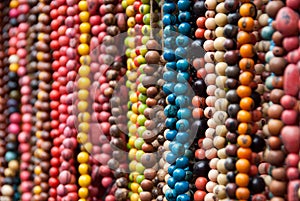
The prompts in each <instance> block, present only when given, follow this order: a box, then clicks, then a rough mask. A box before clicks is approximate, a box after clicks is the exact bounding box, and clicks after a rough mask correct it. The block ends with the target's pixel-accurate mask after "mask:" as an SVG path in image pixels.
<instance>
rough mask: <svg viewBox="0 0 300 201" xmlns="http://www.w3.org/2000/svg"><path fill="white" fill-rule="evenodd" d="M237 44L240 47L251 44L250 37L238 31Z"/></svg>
mask: <svg viewBox="0 0 300 201" xmlns="http://www.w3.org/2000/svg"><path fill="white" fill-rule="evenodd" d="M237 42H238V43H239V44H241V45H243V44H248V43H250V42H251V35H250V34H249V33H247V32H246V31H239V33H238V34H237Z"/></svg>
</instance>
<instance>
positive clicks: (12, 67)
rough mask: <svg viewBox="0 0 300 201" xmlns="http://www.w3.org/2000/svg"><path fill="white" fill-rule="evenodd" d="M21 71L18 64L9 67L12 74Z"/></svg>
mask: <svg viewBox="0 0 300 201" xmlns="http://www.w3.org/2000/svg"><path fill="white" fill-rule="evenodd" d="M18 69H19V64H17V63H12V64H10V65H9V70H10V71H12V72H15V73H16V72H17V71H18Z"/></svg>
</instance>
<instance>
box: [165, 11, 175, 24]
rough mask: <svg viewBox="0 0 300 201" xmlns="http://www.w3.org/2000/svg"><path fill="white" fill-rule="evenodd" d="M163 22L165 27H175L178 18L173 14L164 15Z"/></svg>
mask: <svg viewBox="0 0 300 201" xmlns="http://www.w3.org/2000/svg"><path fill="white" fill-rule="evenodd" d="M162 22H163V24H164V25H175V24H176V16H175V15H172V14H168V13H167V14H164V16H163V19H162Z"/></svg>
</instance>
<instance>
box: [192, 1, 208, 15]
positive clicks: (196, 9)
mask: <svg viewBox="0 0 300 201" xmlns="http://www.w3.org/2000/svg"><path fill="white" fill-rule="evenodd" d="M205 11H206V8H205V3H204V1H197V2H196V3H195V4H194V6H193V13H194V15H195V16H196V17H200V16H204V15H205Z"/></svg>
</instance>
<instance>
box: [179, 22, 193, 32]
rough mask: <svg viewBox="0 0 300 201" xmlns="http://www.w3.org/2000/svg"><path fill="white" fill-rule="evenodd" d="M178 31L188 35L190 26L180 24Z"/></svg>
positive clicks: (184, 23) (185, 23)
mask: <svg viewBox="0 0 300 201" xmlns="http://www.w3.org/2000/svg"><path fill="white" fill-rule="evenodd" d="M178 31H179V33H181V34H184V35H189V34H190V33H191V25H190V24H189V23H187V22H183V23H180V25H179V26H178Z"/></svg>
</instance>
